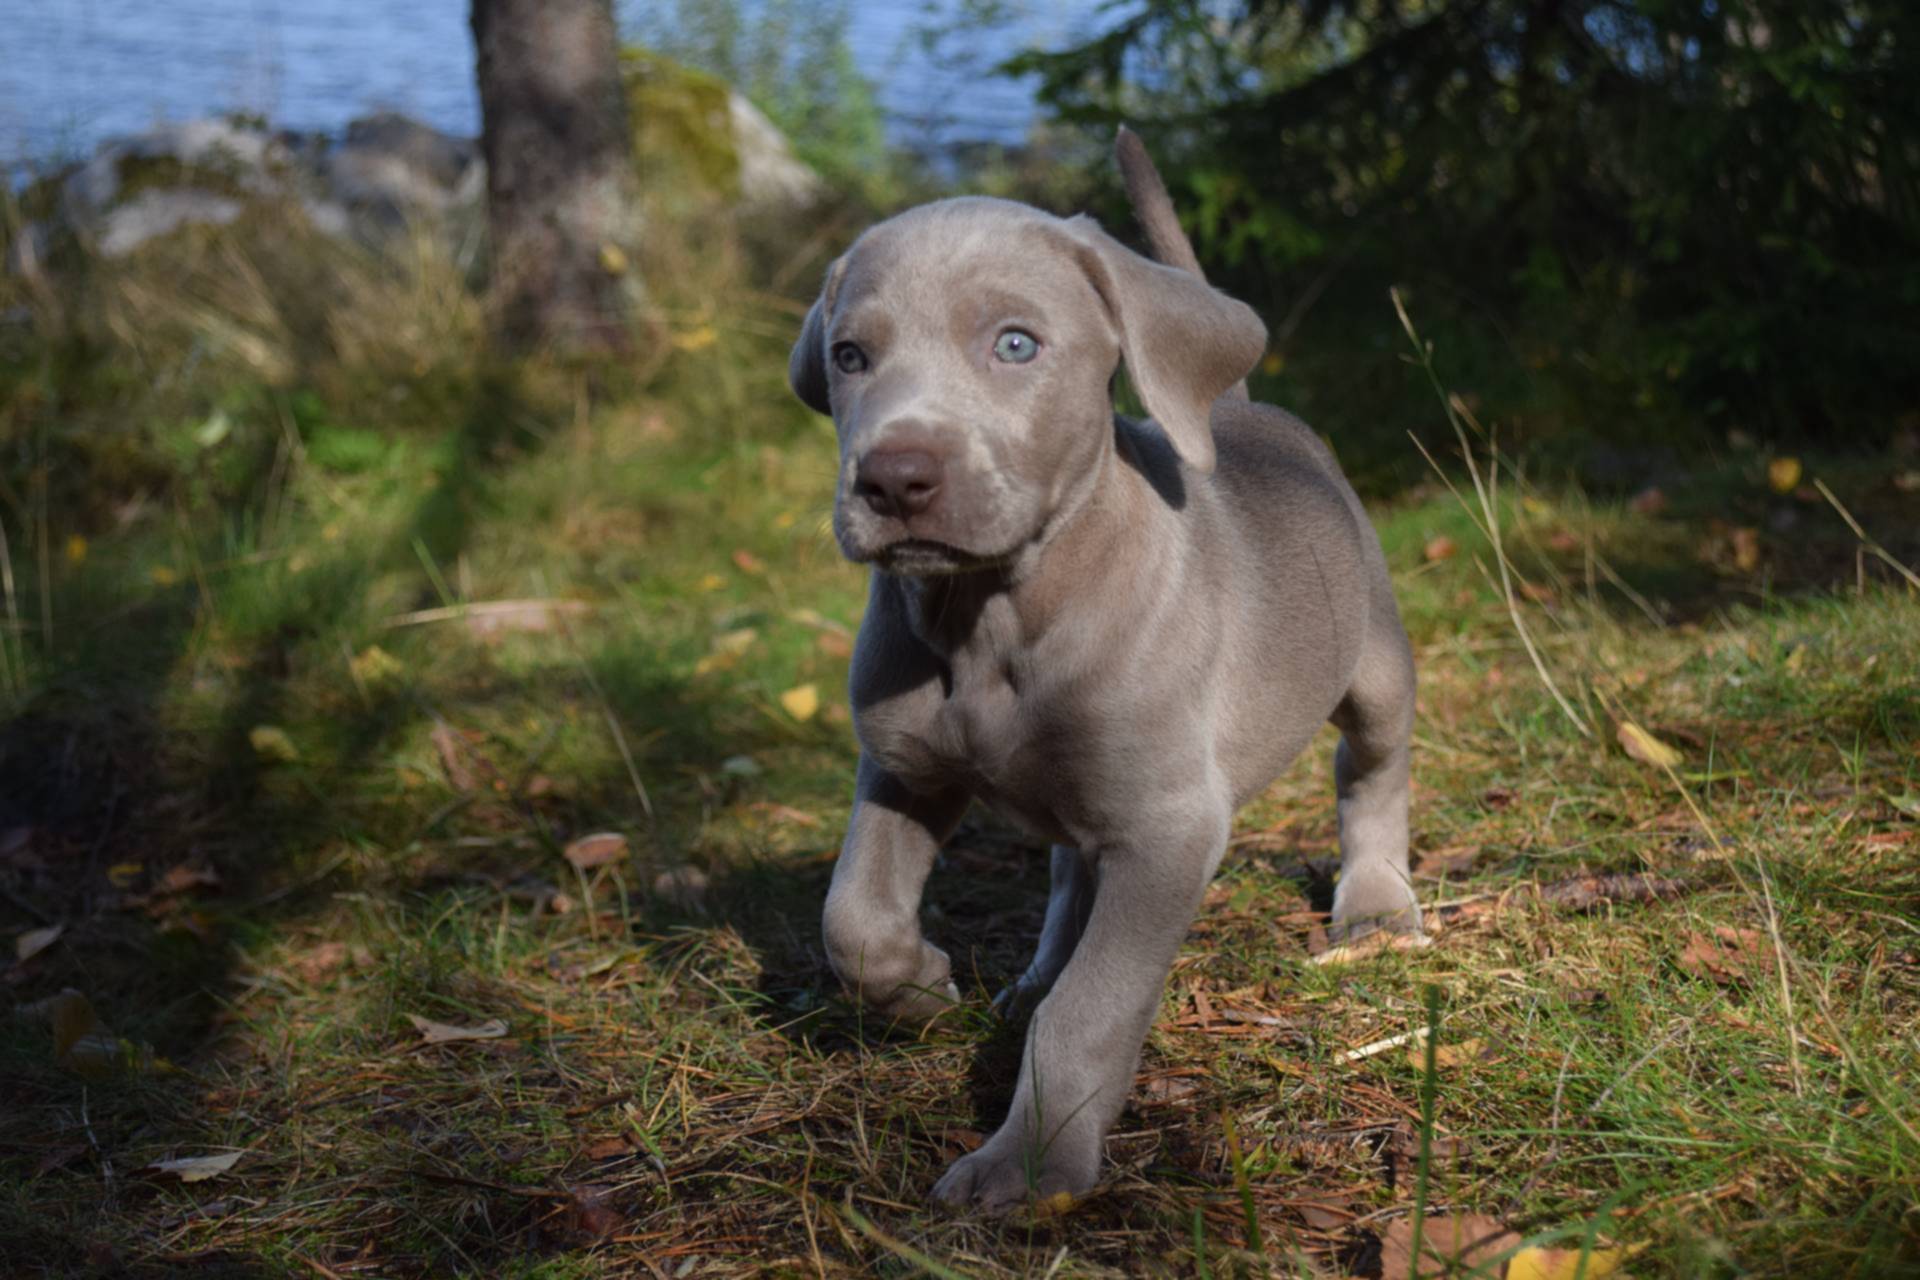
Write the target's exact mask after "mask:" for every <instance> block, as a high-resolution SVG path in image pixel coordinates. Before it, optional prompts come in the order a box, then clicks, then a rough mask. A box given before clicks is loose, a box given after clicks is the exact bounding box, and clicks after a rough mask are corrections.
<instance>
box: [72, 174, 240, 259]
mask: <svg viewBox="0 0 1920 1280" xmlns="http://www.w3.org/2000/svg"><path fill="white" fill-rule="evenodd" d="M244 207H245V206H243V205H242V204H241V203H240V202H239V201H238V200H234V199H231V198H229V197H227V196H220V195H215V194H214V193H213V192H211V191H198V190H194V189H193V188H187V189H185V190H180V191H157V190H156V191H142V192H141V193H140V194H139V195H137V196H135V197H133V199H131V200H129V201H127V202H126V203H125V204H120V205H116V206H114V207H113V208H112V209H110V210H109V211H108V212H107V215H106V217H105V218H103V219H101V220H100V223H99V227H98V229H97V230H96V232H95V236H96V239H95V244H96V247H97V248H98V250H99V252H100V253H101V255H102V256H103V257H108V258H118V257H121V256H123V255H125V254H129V253H132V252H133V251H134V250H135V249H138V248H139V247H140V246H141V245H143V244H145V243H146V242H147V241H149V240H152V239H154V238H156V237H158V236H164V235H166V234H167V233H168V232H170V231H176V230H178V229H179V228H181V227H184V226H187V225H189V224H193V223H199V224H201V225H204V226H214V227H221V226H225V225H226V224H227V223H229V222H232V221H233V220H234V219H235V218H237V217H239V216H240V211H241V209H243V208H244Z"/></svg>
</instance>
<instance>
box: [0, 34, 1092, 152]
mask: <svg viewBox="0 0 1920 1280" xmlns="http://www.w3.org/2000/svg"><path fill="white" fill-rule="evenodd" d="M948 2H949V0H856V2H855V3H854V4H853V5H852V6H851V8H852V21H851V22H850V24H849V27H848V43H849V45H850V46H851V48H852V50H853V54H854V58H855V61H856V62H857V64H858V65H859V67H860V69H861V71H862V72H863V73H864V74H865V75H866V76H867V77H868V78H869V79H871V80H872V81H873V82H874V84H875V85H876V87H877V90H878V94H879V98H880V101H881V104H882V105H883V107H884V108H885V109H886V111H887V112H888V116H889V120H890V123H891V127H892V129H893V132H894V134H895V136H896V139H897V140H899V141H901V142H903V143H906V144H909V145H911V144H914V143H916V142H924V141H927V140H929V139H932V140H935V141H939V142H942V143H950V142H954V141H962V140H976V139H985V140H995V141H1014V140H1017V139H1018V138H1019V137H1021V136H1022V135H1024V133H1025V132H1026V130H1027V127H1028V126H1029V125H1030V124H1031V122H1032V120H1033V117H1034V106H1033V100H1032V88H1031V86H1030V85H1023V84H1017V83H1014V82H1011V81H1007V80H1003V79H995V78H988V77H982V76H979V75H978V74H969V73H968V72H966V71H962V70H953V69H949V68H947V67H946V66H944V65H943V64H942V63H940V62H936V61H932V60H929V59H928V58H927V57H926V56H925V54H924V53H923V52H922V51H920V50H919V48H918V47H917V44H916V42H915V41H914V40H913V38H912V37H913V33H914V31H915V29H916V27H917V26H918V25H920V24H922V23H924V22H926V21H928V19H929V15H930V14H932V15H933V16H935V17H937V16H938V14H939V13H940V12H941V11H942V9H943V6H944V5H945V4H946V3H948ZM642 3H644V0H620V3H619V8H620V11H621V13H622V14H623V17H624V16H629V15H631V14H632V13H633V12H635V11H636V10H637V9H638V8H639V7H640V5H641V4H642ZM1009 7H1010V8H1012V9H1013V10H1015V11H1016V16H1014V17H1013V18H1012V19H1010V20H1009V21H1006V22H1004V23H1000V24H997V25H994V26H992V27H989V28H986V29H984V30H983V31H982V32H981V33H980V34H979V35H978V36H975V37H971V38H970V39H969V40H968V41H967V46H968V47H967V48H966V49H964V50H963V52H965V53H967V54H969V55H971V58H972V60H973V61H974V62H975V63H976V64H977V65H981V66H984V65H986V64H988V63H990V62H992V61H994V60H997V59H998V58H1001V57H1005V56H1007V55H1010V54H1012V53H1014V52H1017V51H1018V50H1020V49H1021V48H1024V47H1029V46H1032V45H1036V44H1037V45H1041V46H1051V45H1056V44H1058V43H1060V42H1062V41H1063V40H1065V39H1068V38H1070V37H1072V36H1075V35H1077V34H1082V33H1084V32H1085V31H1086V29H1087V27H1088V26H1089V24H1090V23H1091V22H1092V21H1094V18H1095V14H1096V12H1097V10H1098V8H1099V2H1098V0H1032V2H1030V3H1027V4H1024V5H1019V4H1016V5H1012V6H1009ZM0 32H4V33H5V47H4V49H3V50H0V162H7V163H19V162H22V161H28V160H44V159H47V158H50V157H55V156H66V155H74V154H78V153H80V152H83V151H85V150H86V149H88V148H90V147H91V146H92V145H94V144H95V143H97V142H99V141H100V140H101V139H103V138H107V137H112V136H114V135H116V134H124V133H132V132H137V131H139V130H142V129H144V128H147V127H148V126H150V125H152V124H153V123H155V122H156V121H160V120H186V119H195V118H199V117H203V116H209V115H214V114H218V113H221V112H227V111H243V112H251V113H256V114H258V115H261V116H264V117H266V118H267V119H269V120H271V121H272V122H273V123H274V124H276V125H280V126H285V127H288V128H294V129H303V130H325V131H337V130H338V129H339V128H340V127H341V126H342V125H344V124H345V123H346V122H347V121H348V120H351V119H352V118H354V117H355V116H359V115H365V114H366V113H368V112H371V111H375V110H382V109H391V110H397V111H403V112H406V113H407V114H409V115H412V116H415V117H417V118H419V119H422V120H425V121H427V122H428V123H430V124H432V125H434V126H436V127H437V128H440V129H444V130H447V131H448V132H451V133H458V134H474V133H477V132H478V131H479V127H480V106H479V100H478V97H477V95H476V93H475V90H474V85H473V37H472V34H471V32H470V31H469V30H468V26H467V5H466V3H465V0H412V2H408V0H0Z"/></svg>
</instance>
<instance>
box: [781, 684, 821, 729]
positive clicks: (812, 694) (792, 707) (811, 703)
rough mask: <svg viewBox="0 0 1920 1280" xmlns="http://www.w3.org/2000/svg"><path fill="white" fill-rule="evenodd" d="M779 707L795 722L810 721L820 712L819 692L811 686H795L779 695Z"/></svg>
mask: <svg viewBox="0 0 1920 1280" xmlns="http://www.w3.org/2000/svg"><path fill="white" fill-rule="evenodd" d="M780 705H781V706H782V707H785V708H786V711H787V714H788V715H790V716H792V717H793V718H794V719H795V720H799V721H803V722H804V721H807V720H811V719H813V717H814V715H815V713H817V712H818V711H819V710H820V690H819V688H818V687H817V686H815V685H812V684H802V685H795V686H794V687H793V688H791V689H789V690H787V691H786V692H785V693H783V694H781V695H780Z"/></svg>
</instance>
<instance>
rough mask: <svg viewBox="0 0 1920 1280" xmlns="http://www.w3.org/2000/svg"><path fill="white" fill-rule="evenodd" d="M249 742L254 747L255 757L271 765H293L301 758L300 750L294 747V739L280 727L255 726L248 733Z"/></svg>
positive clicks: (268, 725) (269, 725)
mask: <svg viewBox="0 0 1920 1280" xmlns="http://www.w3.org/2000/svg"><path fill="white" fill-rule="evenodd" d="M247 742H248V743H249V744H251V745H252V747H253V754H254V755H256V756H258V757H260V759H262V760H265V761H267V762H268V763H270V764H291V763H293V762H294V761H295V760H298V759H299V758H300V748H298V747H296V746H294V745H293V739H292V738H289V737H288V736H287V731H286V730H285V729H282V728H281V727H280V726H278V725H272V724H258V725H255V726H254V727H253V728H251V729H249V730H248V731H247Z"/></svg>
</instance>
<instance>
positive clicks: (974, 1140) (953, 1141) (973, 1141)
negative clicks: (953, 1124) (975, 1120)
mask: <svg viewBox="0 0 1920 1280" xmlns="http://www.w3.org/2000/svg"><path fill="white" fill-rule="evenodd" d="M940 1139H941V1141H943V1142H945V1143H946V1144H947V1145H948V1146H950V1147H955V1148H958V1149H959V1150H960V1151H961V1152H962V1153H965V1152H968V1151H978V1150H979V1149H980V1144H981V1143H983V1142H985V1141H986V1140H987V1135H986V1134H984V1133H981V1132H980V1131H979V1130H978V1129H942V1130H941V1131H940Z"/></svg>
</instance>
